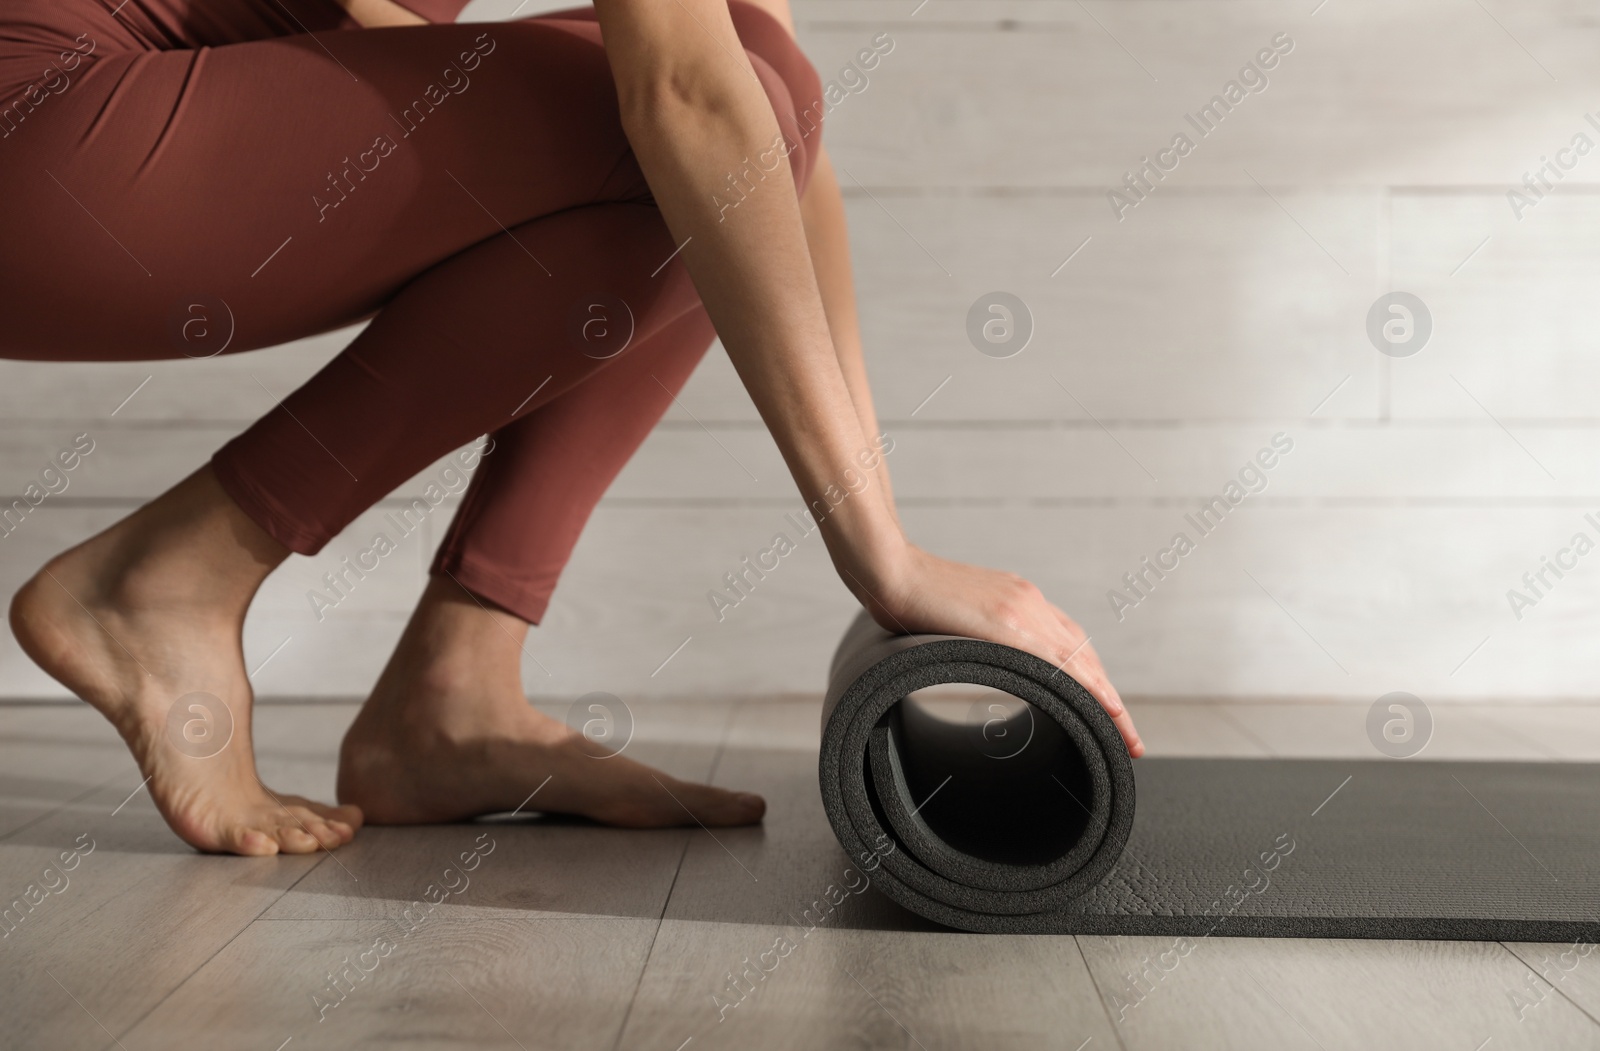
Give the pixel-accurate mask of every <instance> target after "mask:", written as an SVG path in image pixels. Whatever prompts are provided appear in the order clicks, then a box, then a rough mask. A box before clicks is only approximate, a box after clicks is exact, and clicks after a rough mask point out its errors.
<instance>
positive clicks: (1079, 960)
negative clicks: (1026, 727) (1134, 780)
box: [0, 698, 1600, 1051]
mask: <svg viewBox="0 0 1600 1051" xmlns="http://www.w3.org/2000/svg"><path fill="white" fill-rule="evenodd" d="M633 707H634V715H635V719H636V725H637V729H636V731H635V735H634V739H633V741H632V742H631V743H630V744H629V746H628V748H627V751H628V754H630V755H634V756H637V757H638V758H640V759H644V760H647V761H650V762H653V763H656V764H659V765H661V766H663V767H665V768H666V769H668V770H670V771H671V772H672V773H674V774H676V775H678V776H680V777H696V778H710V779H712V780H714V781H715V782H717V783H719V784H725V785H730V786H739V787H742V788H748V789H753V790H756V791H760V792H762V793H764V794H765V795H766V797H767V799H768V801H769V804H770V808H771V809H770V811H769V813H768V816H767V819H766V821H765V823H764V824H763V825H762V826H761V827H758V828H752V829H741V830H731V831H729V830H724V831H719V832H717V833H716V834H715V835H714V836H713V835H712V834H710V833H708V832H706V831H702V830H700V829H689V830H665V831H654V832H624V831H616V830H610V829H604V828H599V827H594V826H590V825H586V824H581V823H576V822H555V821H550V820H547V819H538V820H532V821H523V820H518V821H511V822H506V821H492V822H483V823H479V824H476V825H456V826H444V827H433V828H413V829H383V828H373V829H367V830H364V831H363V832H362V833H361V835H360V837H359V838H358V839H357V841H356V842H355V843H353V844H351V845H350V846H348V847H346V848H344V849H341V850H339V851H338V852H337V853H336V854H328V853H323V854H319V855H316V856H312V857H297V858H285V857H279V858H265V859H239V858H223V857H202V856H199V855H197V854H194V853H192V852H191V851H189V850H188V849H187V848H185V847H184V846H183V845H182V844H181V843H179V842H178V840H176V839H175V838H174V837H173V836H172V835H171V834H170V833H169V832H168V831H167V830H166V829H165V828H164V826H163V825H162V823H161V820H160V818H159V816H158V815H157V814H156V812H155V809H154V807H153V806H152V804H151V802H150V799H149V796H148V794H147V793H145V792H143V791H139V790H138V787H139V777H138V775H137V773H136V772H135V768H134V766H133V764H132V762H131V760H130V759H129V758H128V757H127V755H126V754H125V753H124V752H123V750H122V748H121V746H120V744H119V742H118V741H117V739H116V737H115V735H114V734H113V733H112V731H111V730H110V729H109V727H107V726H105V725H104V724H102V723H101V722H100V721H99V720H98V718H97V717H96V716H94V714H93V713H92V712H89V711H88V710H87V709H83V708H79V707H74V706H65V705H56V704H41V705H22V706H5V707H0V771H3V773H0V893H3V894H4V895H5V900H6V901H7V902H10V901H11V900H13V899H14V898H17V897H20V896H22V895H23V894H24V893H25V892H26V891H27V888H28V887H29V885H30V884H31V885H34V886H36V887H40V888H45V887H46V886H53V887H54V888H55V889H53V890H50V891H48V892H46V891H43V890H41V891H40V892H36V894H35V897H36V898H37V897H38V894H39V893H44V895H45V896H44V897H43V899H42V900H41V901H39V902H38V904H37V905H35V907H34V908H33V910H32V912H31V914H29V915H28V916H27V917H26V918H25V919H23V920H22V921H21V922H20V923H17V922H16V921H15V919H14V918H13V917H11V916H8V917H7V923H6V927H8V928H9V927H12V926H13V925H14V926H15V929H14V930H10V931H9V933H7V934H6V935H5V936H4V938H0V1018H3V1019H4V1021H3V1023H0V1046H3V1047H5V1048H57V1047H59V1048H117V1047H120V1048H124V1049H126V1051H136V1049H140V1048H152V1049H154V1048H161V1049H168V1051H170V1049H177V1048H191V1047H193V1048H207V1049H210V1048H223V1047H226V1048H249V1049H257V1048H259V1049H262V1051H274V1049H279V1048H284V1047H285V1045H287V1048H290V1049H293V1051H300V1049H301V1048H304V1047H327V1048H358V1047H359V1048H365V1047H372V1048H393V1047H405V1048H417V1049H422V1048H445V1047H452V1048H453V1047H462V1048H468V1047H470V1048H496V1047H504V1048H516V1047H521V1048H525V1049H528V1051H532V1049H535V1048H584V1049H587V1048H594V1049H628V1051H675V1049H682V1048H685V1047H686V1046H687V1047H690V1048H693V1049H694V1051H700V1049H702V1048H741V1049H742V1048H827V1049H834V1048H845V1047H896V1048H920V1049H924V1051H939V1049H953V1048H967V1047H973V1048H986V1049H987V1048H997V1049H998V1048H1019V1049H1020V1048H1050V1049H1056V1048H1060V1049H1065V1051H1078V1049H1084V1048H1089V1049H1093V1048H1112V1047H1120V1048H1127V1049H1130V1051H1132V1049H1146V1048H1150V1049H1154V1048H1184V1049H1192V1048H1213V1047H1214V1048H1240V1047H1262V1048H1307V1049H1315V1048H1322V1049H1325V1051H1333V1049H1335V1048H1384V1047H1405V1048H1440V1049H1450V1051H1479V1049H1483V1051H1489V1049H1492V1051H1503V1049H1505V1048H1519V1047H1525V1048H1541V1049H1544V1048H1579V1047H1583V1048H1593V1047H1600V1022H1597V1020H1596V1019H1597V1018H1600V957H1588V956H1581V955H1577V954H1573V953H1571V952H1570V949H1571V947H1570V946H1551V945H1523V944H1500V943H1441V942H1403V941H1398V942H1397V941H1369V942H1337V941H1299V940H1248V939H1239V940H1228V939H1222V938H1213V939H1210V940H1208V941H1206V942H1203V943H1202V944H1201V945H1200V946H1199V947H1198V948H1197V949H1195V950H1194V951H1193V952H1191V953H1190V954H1189V955H1188V956H1186V957H1184V958H1183V959H1182V962H1181V964H1180V965H1179V966H1177V967H1176V968H1174V969H1173V970H1172V971H1171V972H1170V973H1168V974H1167V975H1166V977H1165V978H1163V979H1162V980H1161V981H1159V982H1158V983H1156V984H1155V985H1154V986H1153V987H1147V988H1146V989H1145V990H1144V992H1143V993H1142V994H1136V993H1135V992H1134V991H1133V990H1135V989H1136V988H1137V987H1136V986H1134V985H1133V984H1132V983H1131V982H1130V980H1129V977H1128V976H1129V975H1130V974H1136V973H1138V972H1139V971H1141V970H1144V969H1145V968H1146V967H1147V966H1149V964H1148V960H1147V959H1146V958H1149V959H1154V958H1155V956H1156V955H1157V954H1158V953H1161V952H1163V951H1165V950H1167V949H1168V948H1169V947H1170V945H1171V939H1157V938H1103V937H1078V938H1074V937H1002V936H987V935H969V934H959V933H953V932H949V931H945V930H941V929H937V928H935V927H933V926H931V925H929V924H927V923H925V922H923V921H921V920H919V919H918V918H917V917H915V916H913V915H910V914H909V913H906V912H904V911H902V910H901V909H899V908H898V907H896V906H894V905H892V904H891V903H889V902H888V901H887V900H886V899H884V898H881V897H879V896H878V894H877V892H876V891H875V890H873V889H871V888H870V887H867V888H861V889H860V891H859V893H857V892H853V891H852V890H851V889H850V888H851V886H852V885H853V886H857V887H859V884H858V883H857V882H856V880H855V878H854V877H853V876H851V877H847V876H846V874H845V868H846V864H847V863H846V859H845V857H844V855H843V853H842V852H841V851H840V849H839V847H838V846H837V844H836V843H835V841H834V839H833V836H832V834H831V832H830V831H829V828H828V825H827V822H826V820H825V818H824V816H823V813H822V808H821V804H820V801H819V799H818V795H817V787H816V746H817V738H818V725H817V722H818V712H819V704H818V701H817V700H816V699H815V698H755V699H750V700H747V701H743V702H739V703H725V704H719V703H683V702H676V701H640V702H637V703H635V704H634V706H633ZM1135 711H1136V714H1137V716H1138V718H1139V723H1140V726H1141V729H1142V730H1143V733H1144V736H1145V738H1146V740H1147V741H1148V742H1150V744H1151V745H1152V753H1153V754H1158V755H1160V754H1165V755H1243V756H1257V755H1332V756H1349V757H1352V758H1355V757H1361V758H1367V757H1371V756H1372V751H1371V746H1370V745H1369V744H1368V743H1367V742H1366V740H1365V736H1364V730H1363V720H1364V718H1365V707H1364V706H1354V705H1346V704H1276V705H1252V704H1198V703H1184V704H1172V703H1167V704H1162V703H1147V704H1143V705H1139V706H1137V707H1136V709H1135ZM353 712H354V708H353V706H351V705H348V704H326V703H324V704H265V705H263V706H262V708H261V709H260V710H259V712H258V715H257V732H258V743H259V750H260V753H261V761H262V768H263V770H262V772H263V776H264V777H265V778H266V780H267V781H268V783H269V784H272V785H274V786H275V787H277V788H280V789H283V790H292V791H298V792H303V793H306V794H310V795H313V796H317V795H320V796H324V797H326V796H328V795H329V794H330V793H331V791H332V787H333V778H334V756H335V751H336V748H337V742H338V739H339V736H340V733H341V731H342V730H343V727H344V726H345V724H346V723H347V722H348V721H349V720H350V718H351V717H352V714H353ZM1434 718H1435V731H1434V737H1433V740H1432V741H1431V742H1430V743H1429V745H1428V748H1427V749H1426V750H1425V752H1424V753H1423V755H1424V756H1425V757H1428V758H1446V757H1449V758H1461V757H1474V758H1519V759H1549V760H1556V759H1582V760H1600V706H1582V705H1548V706H1535V707H1529V706H1527V705H1519V706H1516V707H1511V706H1487V705H1457V706H1448V707H1446V706H1435V708H1434ZM91 845H92V850H89V848H90V847H91ZM74 848H76V849H78V850H79V851H83V850H89V852H88V853H86V854H82V853H81V854H80V856H79V860H78V861H77V863H76V865H75V867H74V868H73V869H72V870H71V871H69V872H66V873H61V874H59V875H57V874H55V872H56V866H57V865H58V864H59V862H58V859H59V858H60V855H61V854H62V852H63V851H70V850H72V849H74ZM474 852H477V854H478V857H477V859H476V860H475V861H474V860H473V859H472V855H473V853H474ZM463 854H465V857H466V859H467V860H466V861H465V862H464V863H463V862H462V860H461V859H462V857H463ZM464 864H465V865H471V866H472V868H471V870H470V871H468V872H466V873H462V872H461V871H460V869H461V868H462V867H463V865H464ZM47 869H49V870H50V873H51V874H47V872H46V870H47ZM447 870H448V871H447ZM61 877H65V880H63V879H62V878H61ZM430 887H432V888H434V889H432V890H430ZM830 888H838V890H835V891H833V894H834V896H835V897H838V896H839V895H840V893H841V892H842V893H843V894H844V897H845V901H844V904H843V905H842V906H840V907H839V909H838V910H837V912H836V913H835V914H834V915H833V917H832V918H831V919H829V920H826V921H824V922H821V923H819V924H817V925H816V926H815V928H814V929H811V930H809V932H808V930H807V928H805V927H802V926H801V925H800V924H801V915H802V913H803V912H804V910H806V909H807V908H809V907H811V906H812V905H813V903H814V902H817V901H820V900H823V899H824V898H825V896H826V895H828V894H829V893H830ZM429 899H433V900H436V901H437V904H434V905H432V906H431V907H430V906H429V905H427V904H418V903H420V902H424V901H426V900H429ZM784 939H787V941H785V940H784ZM775 945H776V946H777V947H778V950H779V951H778V952H775V951H774V946H775ZM375 946H376V950H374V947H375ZM1564 951H1568V955H1567V956H1565V957H1563V956H1562V953H1563V952H1564ZM363 954H364V955H363ZM763 954H765V956H764V957H763ZM747 961H748V962H747ZM358 965H359V966H361V967H363V968H364V969H367V970H369V971H370V973H367V974H366V975H365V977H359V976H358V972H357V971H356V970H355V969H354V968H355V967H356V966H358ZM757 967H760V968H762V969H764V970H765V971H766V972H767V973H766V974H765V976H764V977H760V978H759V979H758V978H757V974H758V972H757V970H756V968H757ZM347 971H348V974H349V975H350V977H349V979H348V981H346V980H345V979H343V978H341V977H340V975H341V974H343V973H345V972H347ZM745 972H748V973H749V975H750V979H749V981H750V982H752V983H754V985H753V988H752V987H751V986H749V985H745V986H743V987H742V988H743V991H742V992H741V991H740V989H741V987H740V985H738V984H736V983H735V982H734V981H733V979H732V978H731V977H730V975H738V974H740V973H745ZM1152 973H1155V972H1154V971H1153V969H1152ZM333 978H337V979H339V981H338V985H337V986H335V985H333V984H331V979H333ZM336 990H337V991H336ZM322 1005H334V1006H326V1007H324V1006H322ZM319 1015H320V1016H321V1017H320V1018H319Z"/></svg>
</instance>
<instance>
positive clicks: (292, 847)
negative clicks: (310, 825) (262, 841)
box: [278, 825, 321, 854]
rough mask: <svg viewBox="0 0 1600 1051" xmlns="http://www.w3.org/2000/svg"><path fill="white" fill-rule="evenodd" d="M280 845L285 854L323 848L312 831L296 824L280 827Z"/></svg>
mask: <svg viewBox="0 0 1600 1051" xmlns="http://www.w3.org/2000/svg"><path fill="white" fill-rule="evenodd" d="M278 846H279V847H281V848H282V849H283V852H284V853H285V854H310V853H313V852H314V851H317V850H320V849H321V847H320V845H319V844H318V843H317V840H316V838H315V837H314V836H312V835H311V833H309V832H307V831H305V830H304V829H302V828H300V827H298V826H295V825H285V826H283V827H282V828H280V829H278Z"/></svg>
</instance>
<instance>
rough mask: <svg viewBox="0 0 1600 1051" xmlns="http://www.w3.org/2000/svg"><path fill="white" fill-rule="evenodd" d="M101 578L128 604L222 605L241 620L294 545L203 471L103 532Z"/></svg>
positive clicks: (108, 591)
mask: <svg viewBox="0 0 1600 1051" xmlns="http://www.w3.org/2000/svg"><path fill="white" fill-rule="evenodd" d="M102 536H103V538H104V541H105V543H106V544H107V545H108V547H107V556H108V557H106V558H104V559H103V560H102V567H101V569H102V575H101V579H100V580H99V581H98V583H99V586H100V588H101V589H102V592H103V594H104V595H105V597H106V598H108V599H110V600H112V601H113V602H116V603H118V604H121V605H129V606H135V607H140V606H163V607H171V606H180V607H186V608H198V609H206V610H222V611H226V612H228V613H231V614H234V615H236V616H237V617H238V618H242V617H243V615H244V611H245V609H246V607H248V605H249V603H250V600H251V598H253V597H254V595H255V593H256V590H257V589H258V588H259V587H260V586H261V583H262V581H264V580H265V579H266V578H267V575H268V574H270V573H271V572H272V570H273V569H275V568H276V567H277V566H278V565H279V564H280V563H282V562H283V560H284V559H285V558H287V557H288V554H289V552H288V549H287V548H285V547H283V545H281V544H279V543H278V542H277V541H276V540H273V539H272V538H271V537H270V536H269V535H268V534H267V533H266V532H265V531H264V530H262V529H261V528H260V527H259V526H257V525H256V524H255V523H254V522H252V521H251V520H250V519H248V518H247V517H246V516H245V515H244V512H243V511H241V510H240V509H239V507H238V505H236V504H234V503H233V501H232V500H231V499H230V498H229V497H228V496H227V494H226V493H224V492H223V490H222V488H221V486H220V485H218V484H217V482H216V479H215V477H214V476H213V475H212V474H211V473H210V468H209V467H207V468H202V469H201V470H200V471H197V472H196V473H195V474H193V475H190V476H189V477H188V478H186V479H184V480H183V481H182V482H180V483H178V484H177V485H176V486H174V487H173V488H172V489H169V490H168V491H167V492H165V493H163V494H162V495H161V496H159V497H157V498H156V499H155V500H153V501H151V502H150V503H149V504H146V505H145V506H144V507H142V508H140V509H139V510H138V511H136V512H134V513H133V514H132V515H130V516H129V517H128V518H126V519H124V520H123V521H122V522H120V523H118V524H117V525H116V526H113V527H112V528H111V530H109V531H108V532H107V533H105V534H102Z"/></svg>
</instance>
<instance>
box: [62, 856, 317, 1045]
mask: <svg viewBox="0 0 1600 1051" xmlns="http://www.w3.org/2000/svg"><path fill="white" fill-rule="evenodd" d="M328 857H329V855H328V852H327V851H326V850H324V851H323V853H322V854H321V855H319V856H318V858H317V863H316V864H315V865H312V866H311V867H310V868H308V869H306V870H305V871H304V872H302V873H301V874H300V878H299V879H296V880H295V881H294V882H293V883H290V884H289V885H288V886H287V887H285V888H283V891H282V892H281V893H279V895H278V896H277V897H276V898H273V899H272V900H271V901H269V902H267V903H266V904H265V905H263V906H262V907H261V911H260V912H258V913H256V914H255V915H254V916H252V917H250V918H249V919H248V920H246V921H245V922H244V923H243V924H242V925H241V926H240V927H239V929H238V930H236V931H234V932H233V934H231V935H229V937H228V940H227V941H225V942H223V943H222V944H221V945H219V946H217V949H216V951H215V952H213V953H212V954H211V955H210V956H207V957H206V958H205V959H204V960H201V961H200V963H199V965H198V966H196V967H195V969H194V970H192V971H190V972H189V973H188V974H186V975H184V976H183V978H182V979H180V980H179V981H178V982H177V983H176V984H174V985H173V987H172V988H171V989H169V990H167V994H166V995H165V996H163V997H162V998H161V999H160V1000H157V1001H156V1002H155V1003H153V1004H151V1005H150V1008H149V1010H147V1011H145V1012H144V1013H143V1014H141V1015H140V1016H139V1017H138V1018H135V1019H134V1020H133V1021H132V1022H131V1023H130V1024H129V1025H128V1027H127V1028H126V1029H124V1030H123V1031H122V1036H128V1035H129V1034H131V1033H132V1032H133V1031H134V1030H135V1029H137V1028H138V1027H139V1026H140V1025H141V1024H142V1023H143V1022H144V1020H145V1019H146V1018H149V1017H150V1016H151V1015H152V1014H154V1013H155V1012H156V1011H158V1010H159V1009H160V1008H161V1005H162V1004H164V1003H166V1002H167V1001H168V1000H170V999H172V998H173V997H174V996H176V995H177V994H178V992H179V990H181V989H182V988H183V987H184V986H185V985H188V984H189V983H190V982H191V981H193V980H194V976H195V975H197V974H199V973H200V972H201V971H203V970H205V969H206V966H207V965H208V964H210V963H211V961H212V960H214V959H216V958H217V957H218V956H220V955H221V954H222V953H223V952H225V951H227V948H228V946H230V945H232V944H233V943H234V942H236V941H238V940H239V936H240V935H241V934H243V933H244V932H245V931H247V930H249V929H250V927H251V925H252V924H255V923H257V922H259V921H260V920H261V917H262V916H265V915H266V914H267V913H268V912H269V911H271V909H272V907H273V906H274V905H277V904H278V902H280V901H282V900H283V899H284V898H286V897H288V896H289V893H290V892H291V891H292V890H294V889H295V888H296V887H298V886H299V885H300V884H301V883H303V882H304V881H305V880H306V878H307V877H309V876H310V875H311V874H312V873H313V872H315V871H317V869H319V868H321V867H322V865H323V864H324V862H326V861H327V859H328ZM102 907H103V906H102ZM91 915H92V914H91ZM113 1039H115V1040H116V1042H117V1045H118V1046H119V1047H120V1046H121V1044H122V1040H121V1038H120V1037H116V1038H113Z"/></svg>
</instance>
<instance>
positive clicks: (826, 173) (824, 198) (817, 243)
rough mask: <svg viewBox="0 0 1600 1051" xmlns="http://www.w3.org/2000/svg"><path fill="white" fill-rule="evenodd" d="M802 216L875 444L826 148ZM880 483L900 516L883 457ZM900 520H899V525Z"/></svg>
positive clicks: (858, 405) (847, 375) (853, 390)
mask: <svg viewBox="0 0 1600 1051" xmlns="http://www.w3.org/2000/svg"><path fill="white" fill-rule="evenodd" d="M800 214H801V217H802V219H803V220H804V222H805V230H806V243H807V245H808V246H809V247H810V249H811V266H812V270H813V272H814V273H815V275H816V279H817V287H818V289H819V290H820V292H821V293H822V305H823V309H824V310H825V312H826V314H827V317H828V329H829V331H830V332H831V333H832V335H833V347H834V352H835V354H836V356H837V358H838V361H839V370H840V372H842V373H843V375H844V382H845V386H846V387H847V388H849V391H850V400H851V402H852V403H854V405H855V410H856V418H857V419H858V420H859V421H860V422H861V430H862V432H863V433H864V434H866V435H867V437H868V438H869V439H871V438H873V437H874V436H876V435H878V434H880V433H881V432H880V430H879V428H878V414H877V411H876V409H875V408H874V407H873V404H872V390H871V387H870V385H869V384H868V382H867V365H866V358H865V356H864V353H863V350H862V344H861V324H860V316H859V314H858V313H857V311H856V290H855V275H854V273H853V270H852V267H851V264H850V228H849V225H848V223H847V221H846V219H845V211H844V195H843V194H841V193H840V192H839V179H838V177H837V176H836V175H835V174H834V170H833V161H832V160H831V159H830V158H829V157H828V151H827V149H826V148H823V147H819V153H818V156H817V165H816V168H815V170H813V171H812V173H811V182H810V184H809V185H808V186H807V187H806V192H805V196H804V197H803V198H801V200H800ZM874 478H875V481H876V482H877V484H878V485H879V486H881V487H882V489H883V496H884V501H885V503H886V504H887V505H888V508H889V511H890V513H891V514H894V513H895V507H894V491H893V490H892V489H891V488H890V486H889V464H888V461H887V460H884V459H881V458H880V460H879V462H878V467H877V470H876V472H875V474H874ZM898 517H899V516H898V515H896V520H898Z"/></svg>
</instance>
